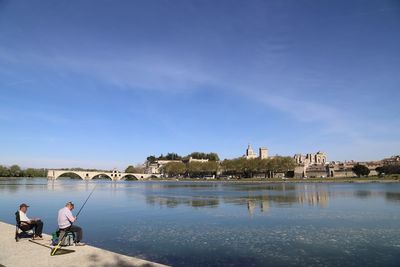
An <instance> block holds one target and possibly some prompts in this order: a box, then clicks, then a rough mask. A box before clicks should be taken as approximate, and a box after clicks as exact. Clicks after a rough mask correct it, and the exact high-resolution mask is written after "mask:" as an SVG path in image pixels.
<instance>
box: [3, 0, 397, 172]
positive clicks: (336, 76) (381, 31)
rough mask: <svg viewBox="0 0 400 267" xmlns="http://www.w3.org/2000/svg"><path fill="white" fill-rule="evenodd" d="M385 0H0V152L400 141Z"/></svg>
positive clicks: (81, 155)
mask: <svg viewBox="0 0 400 267" xmlns="http://www.w3.org/2000/svg"><path fill="white" fill-rule="evenodd" d="M399 27H400V5H399V4H398V3H397V2H395V1H334V2H327V1H323V2H309V1H288V2H282V1H270V2H268V1H235V2H232V1H199V2H198V1H173V2H168V1H145V2H134V1H119V2H118V3H113V5H111V3H110V2H108V1H85V2H78V1H77V2H72V1H68V2H54V1H37V2H36V1H29V2H25V3H22V2H16V1H0V33H1V34H0V90H1V95H0V99H1V101H2V105H1V106H0V123H1V124H0V125H1V128H0V129H1V132H2V134H1V136H0V145H1V147H2V150H1V151H2V153H0V165H10V164H19V165H20V166H23V167H48V168H54V167H86V168H105V169H110V168H114V167H116V168H119V169H123V168H125V167H126V166H128V165H131V164H134V163H141V162H143V160H145V158H146V157H147V156H149V155H159V154H162V153H164V154H165V153H168V152H175V153H178V154H181V155H187V154H189V153H191V152H193V151H201V152H216V153H218V154H219V156H220V158H221V159H224V158H235V157H240V156H242V155H243V151H244V147H245V146H246V145H247V144H248V143H251V144H253V147H263V146H266V147H268V149H269V153H270V155H275V154H279V155H283V156H286V155H288V156H293V155H295V154H297V153H309V152H312V151H320V150H321V151H324V152H326V153H328V155H329V159H330V160H339V161H344V160H356V161H367V160H379V159H383V158H386V157H390V156H392V155H397V154H399V151H400V139H399V135H398V132H399V130H400V125H399V123H398V122H399V121H400V115H399V112H398V104H397V99H398V98H399V97H400V91H399V90H398V85H399V84H400V76H399V75H398V70H399V69H400V61H399V58H400V51H399V49H398V47H400V36H399V35H398V29H399Z"/></svg>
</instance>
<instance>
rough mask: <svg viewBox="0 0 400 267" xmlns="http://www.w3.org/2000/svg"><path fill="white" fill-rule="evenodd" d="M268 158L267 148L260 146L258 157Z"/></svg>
mask: <svg viewBox="0 0 400 267" xmlns="http://www.w3.org/2000/svg"><path fill="white" fill-rule="evenodd" d="M267 158H268V148H266V147H260V159H267Z"/></svg>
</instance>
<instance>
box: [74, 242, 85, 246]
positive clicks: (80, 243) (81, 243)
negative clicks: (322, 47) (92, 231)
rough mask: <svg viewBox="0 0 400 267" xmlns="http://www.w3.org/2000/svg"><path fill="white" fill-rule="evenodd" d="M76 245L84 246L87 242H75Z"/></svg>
mask: <svg viewBox="0 0 400 267" xmlns="http://www.w3.org/2000/svg"><path fill="white" fill-rule="evenodd" d="M75 246H77V247H79V246H80V247H83V246H86V244H85V243H83V242H78V243H75Z"/></svg>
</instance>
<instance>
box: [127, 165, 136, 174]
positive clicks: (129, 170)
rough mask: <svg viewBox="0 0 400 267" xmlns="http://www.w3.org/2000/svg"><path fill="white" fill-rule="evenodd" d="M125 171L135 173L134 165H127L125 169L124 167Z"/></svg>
mask: <svg viewBox="0 0 400 267" xmlns="http://www.w3.org/2000/svg"><path fill="white" fill-rule="evenodd" d="M125 172H126V173H137V170H136V168H135V167H133V166H132V165H129V166H128V167H127V168H126V169H125Z"/></svg>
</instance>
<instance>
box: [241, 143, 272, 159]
mask: <svg viewBox="0 0 400 267" xmlns="http://www.w3.org/2000/svg"><path fill="white" fill-rule="evenodd" d="M244 157H245V158H246V159H255V158H260V159H266V158H268V148H266V147H260V148H259V154H258V156H257V154H256V153H255V152H254V150H253V147H252V146H251V144H249V145H248V146H247V149H246V154H245V155H244Z"/></svg>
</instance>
